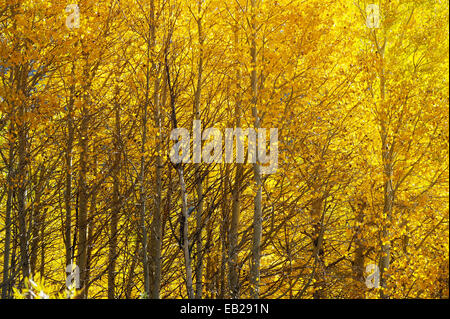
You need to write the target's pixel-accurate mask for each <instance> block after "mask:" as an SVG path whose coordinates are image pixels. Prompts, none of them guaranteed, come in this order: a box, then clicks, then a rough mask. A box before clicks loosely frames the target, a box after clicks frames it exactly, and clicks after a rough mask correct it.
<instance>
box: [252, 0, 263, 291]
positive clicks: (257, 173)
mask: <svg viewBox="0 0 450 319" xmlns="http://www.w3.org/2000/svg"><path fill="white" fill-rule="evenodd" d="M256 9H257V6H256V0H251V10H252V25H251V29H252V36H251V48H250V54H251V58H252V62H251V63H252V66H251V87H252V113H253V117H254V128H255V130H256V131H257V130H258V129H259V128H260V119H259V115H258V108H257V102H258V78H257V72H256V60H257V59H256V55H257V52H256V22H255V19H256V17H255V11H256ZM255 156H256V161H255V163H254V164H253V173H254V179H255V183H256V195H255V198H254V204H255V210H254V215H253V239H252V258H251V268H250V296H251V297H252V298H255V299H257V298H259V281H260V259H261V236H262V180H261V167H260V163H259V158H258V156H257V154H255Z"/></svg>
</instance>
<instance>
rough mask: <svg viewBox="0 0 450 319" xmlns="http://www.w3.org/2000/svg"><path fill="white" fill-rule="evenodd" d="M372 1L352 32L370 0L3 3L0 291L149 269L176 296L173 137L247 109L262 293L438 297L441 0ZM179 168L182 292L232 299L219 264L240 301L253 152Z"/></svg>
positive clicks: (243, 121)
mask: <svg viewBox="0 0 450 319" xmlns="http://www.w3.org/2000/svg"><path fill="white" fill-rule="evenodd" d="M376 3H377V5H378V6H379V10H380V13H381V17H380V25H379V27H377V28H369V27H368V25H367V23H366V19H367V16H366V7H367V5H370V4H373V3H372V2H370V1H351V0H326V1H319V0H306V1H285V0H278V1H255V5H254V6H253V5H250V1H241V0H238V1H231V2H230V1H218V0H204V1H188V0H168V1H162V0H153V1H151V0H148V1H141V0H136V1H131V0H130V1H128V0H126V1H113V0H101V1H93V0H78V1H74V2H70V1H69V2H67V1H62V2H61V1H56V0H55V1H44V0H37V1H34V0H33V1H32V0H0V155H1V156H0V184H1V185H2V187H0V257H1V259H0V270H1V275H0V278H1V280H0V282H2V283H7V284H4V285H3V286H2V287H5V288H3V291H2V296H3V297H7V296H13V297H15V298H28V297H30V296H32V297H33V298H47V297H50V298H52V297H54V298H65V297H67V293H69V295H71V296H72V297H77V296H81V297H89V298H106V297H108V296H109V297H111V296H113V297H116V298H140V297H145V296H147V294H148V291H145V290H146V287H145V285H146V279H145V276H147V277H148V278H149V279H147V281H150V283H151V284H152V285H154V286H153V287H158V289H159V290H158V293H159V296H160V297H162V298H185V297H186V296H187V291H186V287H185V283H186V264H185V263H186V256H185V255H183V251H182V249H180V247H181V246H182V244H181V236H182V231H183V230H182V228H181V227H180V225H183V224H182V222H181V220H182V217H181V215H180V211H181V207H182V202H183V201H182V198H181V197H180V189H181V182H180V180H179V170H178V168H179V167H178V166H176V165H175V164H174V163H172V162H171V161H170V157H169V156H170V151H171V146H172V145H173V141H172V140H170V132H171V130H172V129H173V128H174V126H175V124H174V123H175V122H176V123H177V126H178V127H183V128H186V130H187V131H188V132H190V134H191V135H190V137H191V138H192V137H193V136H192V129H193V127H192V126H193V120H194V119H195V118H197V117H198V118H200V119H201V121H202V125H203V129H206V128H208V127H215V128H217V129H218V130H219V131H221V132H222V133H223V132H224V130H225V128H235V127H236V126H237V125H238V123H239V126H240V127H242V128H244V129H246V128H252V127H253V126H254V123H255V121H254V113H253V110H252V107H256V108H257V110H258V115H259V116H260V120H261V123H260V124H261V127H263V128H266V129H267V130H268V129H269V128H278V149H279V158H278V170H277V172H276V173H275V174H269V175H264V176H263V180H262V211H263V218H262V242H261V264H260V273H261V279H260V296H261V297H263V298H380V297H386V298H448V294H449V288H448V278H449V277H448V276H449V274H448V265H449V247H448V239H449V232H448V217H449V207H448V195H449V192H448V172H449V171H448V169H449V167H448V166H449V160H448V147H449V145H448V139H449V131H448V123H449V122H448V114H449V113H448V101H449V100H448V99H449V97H448V88H449V86H448V85H449V84H448V80H449V77H448V63H449V60H448V18H449V17H448V3H447V2H445V1H435V0H419V1H416V0H414V1H412V0H411V1H409V0H408V1H377V2H376ZM69 4H77V5H78V6H79V8H80V16H79V21H80V25H79V26H77V27H69V26H68V25H67V20H66V19H67V17H68V15H69V14H71V13H73V12H72V11H70V12H68V11H66V8H67V5H69ZM253 49H256V52H254V55H255V58H254V57H253V56H252V53H253V51H252V50H253ZM255 74H256V80H255V78H254V77H253V76H252V75H255ZM252 80H255V81H252ZM254 82H256V83H254ZM196 107H198V108H199V114H195V109H196ZM207 142H208V141H203V145H204V144H206V143H207ZM267 144H268V143H267ZM189 145H190V147H192V146H193V142H192V140H191V141H190V144H189ZM244 145H245V147H246V148H247V147H248V142H244ZM234 155H235V154H234ZM241 169H242V170H241ZM183 170H184V174H185V175H184V180H185V183H186V185H185V186H186V193H187V205H188V209H192V212H193V213H192V215H191V216H190V217H188V222H187V224H188V239H189V240H190V241H191V242H190V245H191V246H190V247H189V249H190V258H192V260H191V261H192V265H193V272H194V274H193V276H192V277H193V283H194V285H195V286H196V288H195V289H199V290H200V292H201V293H202V297H204V298H228V297H231V296H232V295H233V294H234V293H235V292H233V291H232V289H233V288H232V287H231V281H232V277H233V269H231V267H236V269H235V271H236V273H237V276H238V278H237V281H238V283H239V285H238V286H239V291H238V295H239V296H240V297H243V298H246V297H249V296H250V291H251V290H250V276H251V275H250V269H251V266H250V261H251V260H252V251H251V249H252V248H251V247H252V236H253V232H254V230H253V225H254V220H253V216H254V215H253V214H254V210H255V201H254V198H255V194H256V193H257V191H258V187H257V184H256V183H255V180H254V178H253V173H252V172H253V171H252V165H251V164H250V163H248V162H246V163H244V164H243V165H242V166H240V165H237V164H235V163H232V164H229V163H224V161H222V163H211V164H206V163H200V164H199V165H194V164H193V163H188V164H184V165H183ZM199 185H201V187H202V192H203V193H202V196H199V190H198V189H199V188H198V186H199ZM236 203H237V204H236ZM200 206H201V207H202V213H201V216H197V215H196V214H197V211H198V210H199V207H200ZM236 207H237V208H236ZM236 212H237V213H236ZM156 214H159V215H158V216H156ZM233 216H235V218H237V220H233ZM236 216H237V217H236ZM157 217H158V218H157ZM156 228H158V229H159V230H160V231H161V232H160V233H158V232H157V231H156V230H155V229H156ZM180 229H181V232H180ZM234 233H235V234H236V235H235V236H237V237H236V238H234V239H235V244H233V242H234V241H233V238H232V237H233V236H234V235H233V234H234ZM146 236H147V237H146ZM144 238H147V239H146V240H147V242H145V239H144ZM144 242H145V245H144ZM233 245H236V247H235V248H236V250H237V251H232V247H233ZM143 247H146V249H147V251H146V252H145V253H144V249H143ZM198 247H200V248H198ZM157 248H158V249H160V258H158V255H157V253H158V249H157ZM80 256H83V257H82V258H80ZM145 256H147V257H148V260H146V259H145V258H144V257H145ZM155 256H156V257H155ZM80 260H81V261H82V262H85V265H83V266H81V265H80V266H81V271H82V274H83V276H86V277H85V278H86V281H85V282H84V289H83V290H82V291H81V290H80V291H75V290H74V289H72V290H70V291H66V290H65V289H66V283H65V280H66V276H67V274H66V273H65V267H66V266H67V264H68V263H69V262H73V263H78V262H79V261H80ZM231 260H233V262H231ZM145 262H147V264H148V267H147V268H149V269H150V272H149V270H148V269H147V270H146V266H145V265H144V263H145ZM234 262H236V264H234ZM157 265H159V267H160V269H159V272H160V277H158V276H157V275H155V273H157ZM368 265H376V266H377V267H379V269H380V270H381V276H382V281H381V282H380V284H381V286H382V287H378V288H370V287H368V286H367V285H366V282H365V278H366V277H367V275H368V274H367V273H366V269H367V268H366V266H368ZM199 269H202V271H201V272H200V271H199ZM146 272H149V273H150V275H146ZM152 276H153V277H152ZM197 283H198V285H196V284H197ZM147 284H148V283H147ZM196 292H197V294H198V293H199V291H196ZM77 294H78V295H77ZM153 295H154V294H153Z"/></svg>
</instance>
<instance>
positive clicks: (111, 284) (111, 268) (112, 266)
mask: <svg viewBox="0 0 450 319" xmlns="http://www.w3.org/2000/svg"><path fill="white" fill-rule="evenodd" d="M118 94H119V93H118V89H117V88H116V101H115V105H114V109H115V110H114V114H115V134H114V173H113V200H112V202H113V204H112V205H113V206H112V212H111V223H110V231H109V234H110V239H109V255H108V259H109V261H108V298H109V299H114V298H115V280H114V279H115V272H116V258H117V256H116V254H117V253H116V247H117V224H118V221H119V215H120V207H121V201H120V185H119V183H120V163H121V156H120V154H121V147H120V145H121V135H120V104H119V102H118V101H117V99H118V96H117V95H118Z"/></svg>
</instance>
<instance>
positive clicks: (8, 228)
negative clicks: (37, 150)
mask: <svg viewBox="0 0 450 319" xmlns="http://www.w3.org/2000/svg"><path fill="white" fill-rule="evenodd" d="M13 127H14V124H13V122H12V121H11V123H10V126H9V136H12V132H13V131H14V128H13ZM13 174H14V142H13V141H9V154H8V175H7V187H8V195H7V200H6V214H5V249H4V253H3V286H2V299H6V298H8V297H9V287H10V278H9V257H10V255H11V253H10V246H11V226H12V225H11V223H12V220H11V210H12V198H13V194H14V187H13V182H12V179H13Z"/></svg>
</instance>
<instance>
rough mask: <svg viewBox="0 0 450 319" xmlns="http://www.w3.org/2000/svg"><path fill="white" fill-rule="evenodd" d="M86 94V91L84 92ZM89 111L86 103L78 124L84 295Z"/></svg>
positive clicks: (80, 257)
mask: <svg viewBox="0 0 450 319" xmlns="http://www.w3.org/2000/svg"><path fill="white" fill-rule="evenodd" d="M86 94H87V93H86ZM88 128H89V112H88V110H87V105H83V110H82V119H81V126H80V137H79V145H80V148H81V154H80V171H79V180H78V188H79V195H78V196H79V203H78V260H77V265H78V267H79V269H80V286H81V289H83V291H82V293H81V295H82V297H83V298H85V297H86V269H87V213H88V212H87V209H88V200H89V190H88V185H87V180H86V177H87V172H88V152H89V148H88V145H89V135H88Z"/></svg>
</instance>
